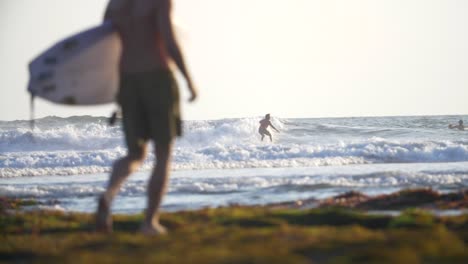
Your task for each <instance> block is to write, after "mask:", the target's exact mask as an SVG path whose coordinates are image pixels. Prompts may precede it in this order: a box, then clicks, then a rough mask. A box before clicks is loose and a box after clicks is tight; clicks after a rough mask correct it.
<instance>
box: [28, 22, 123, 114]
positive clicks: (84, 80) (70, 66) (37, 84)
mask: <svg viewBox="0 0 468 264" xmlns="http://www.w3.org/2000/svg"><path fill="white" fill-rule="evenodd" d="M121 49H122V48H121V43H120V38H119V36H118V34H117V33H116V31H115V30H114V29H113V26H112V24H111V23H110V22H106V23H104V24H102V25H100V26H97V27H94V28H91V29H89V30H86V31H84V32H81V33H78V34H76V35H73V36H71V37H69V38H66V39H64V40H62V41H59V42H58V43H56V44H55V45H53V46H52V47H51V48H49V49H47V50H46V51H45V52H43V53H42V54H40V55H39V56H38V57H37V58H35V59H34V60H33V61H32V62H31V63H30V64H29V73H30V77H29V85H28V91H29V92H30V93H31V94H32V95H33V96H38V97H41V98H43V99H46V100H49V101H52V102H55V103H59V104H68V105H97V104H106V103H111V102H114V101H115V99H116V98H115V97H116V94H117V91H118V83H119V60H120V53H121Z"/></svg>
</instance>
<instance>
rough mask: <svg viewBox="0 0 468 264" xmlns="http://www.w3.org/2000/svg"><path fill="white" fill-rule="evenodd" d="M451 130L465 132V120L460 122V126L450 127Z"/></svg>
mask: <svg viewBox="0 0 468 264" xmlns="http://www.w3.org/2000/svg"><path fill="white" fill-rule="evenodd" d="M449 128H450V129H458V130H465V125H463V120H460V121H458V125H452V124H450V125H449Z"/></svg>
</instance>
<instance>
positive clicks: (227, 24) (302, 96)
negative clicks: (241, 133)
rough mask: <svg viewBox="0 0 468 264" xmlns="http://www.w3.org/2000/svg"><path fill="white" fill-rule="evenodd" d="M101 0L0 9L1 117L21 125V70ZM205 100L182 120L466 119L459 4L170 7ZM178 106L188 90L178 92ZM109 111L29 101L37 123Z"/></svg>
mask: <svg viewBox="0 0 468 264" xmlns="http://www.w3.org/2000/svg"><path fill="white" fill-rule="evenodd" d="M106 3H107V1H106V0H80V1H76V0H73V1H72V0H40V1H37V0H1V1H0V72H1V78H0V120H12V119H27V118H28V115H29V97H28V94H27V93H26V84H27V81H28V72H27V64H28V62H29V61H30V60H31V59H32V58H34V57H35V56H36V55H38V54H39V53H40V52H41V51H43V50H44V49H46V48H47V47H49V46H50V45H52V44H53V43H54V42H56V41H58V40H60V39H62V38H64V37H66V36H68V35H70V34H72V33H75V32H77V31H81V30H83V29H85V28H87V27H90V26H93V25H97V24H98V23H99V22H100V20H101V16H102V13H103V10H104V8H105V5H106ZM174 3H175V10H174V11H175V12H174V15H175V17H176V19H177V20H178V21H179V24H180V26H179V35H180V36H181V42H182V44H183V46H184V50H185V53H186V57H187V62H188V65H189V67H190V69H191V72H192V74H193V76H194V79H195V80H196V83H197V84H198V87H199V89H200V99H199V101H198V102H197V103H195V104H193V105H189V104H186V103H184V105H183V107H184V118H185V119H218V118H230V117H245V116H259V115H263V114H265V113H267V112H270V113H272V115H274V116H279V117H329V116H379V115H440V114H468V30H467V28H466V27H467V26H468V15H467V14H468V1H466V0H288V1H284V0H235V1H233V0H197V1H193V0H174ZM181 89H182V90H183V95H184V99H186V98H187V93H186V91H185V90H186V87H185V85H181ZM112 108H113V107H111V106H106V107H86V108H76V107H63V106H58V105H53V104H50V103H47V102H44V101H42V100H40V99H38V100H37V103H36V115H37V116H38V117H42V116H47V115H58V116H70V115H99V116H103V115H104V116H105V115H108V114H109V113H110V112H111V110H112Z"/></svg>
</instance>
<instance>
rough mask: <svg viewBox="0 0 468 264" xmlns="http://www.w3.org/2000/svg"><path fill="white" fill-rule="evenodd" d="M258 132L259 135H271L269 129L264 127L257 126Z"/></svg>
mask: <svg viewBox="0 0 468 264" xmlns="http://www.w3.org/2000/svg"><path fill="white" fill-rule="evenodd" d="M258 133H260V135H262V136H263V135H267V136H271V134H270V131H268V130H267V129H266V128H259V129H258Z"/></svg>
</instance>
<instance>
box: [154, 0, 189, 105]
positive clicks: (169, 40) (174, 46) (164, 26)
mask: <svg viewBox="0 0 468 264" xmlns="http://www.w3.org/2000/svg"><path fill="white" fill-rule="evenodd" d="M171 7H172V5H171V1H170V0H163V1H162V5H161V8H159V9H158V10H159V14H158V18H159V21H158V25H159V30H160V32H161V36H162V38H163V41H164V43H165V45H166V47H167V51H168V53H169V56H170V57H171V58H172V60H173V61H174V62H175V64H176V65H177V68H179V70H180V72H181V73H182V75H183V76H184V78H185V80H186V81H187V85H188V89H189V91H190V93H191V96H190V99H189V101H194V100H195V99H196V98H197V89H195V86H194V84H193V82H192V78H191V77H190V74H189V72H188V70H187V67H186V65H185V61H184V58H183V55H182V51H181V49H180V46H179V43H178V41H177V39H176V37H175V34H174V29H173V25H172V19H171Z"/></svg>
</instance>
